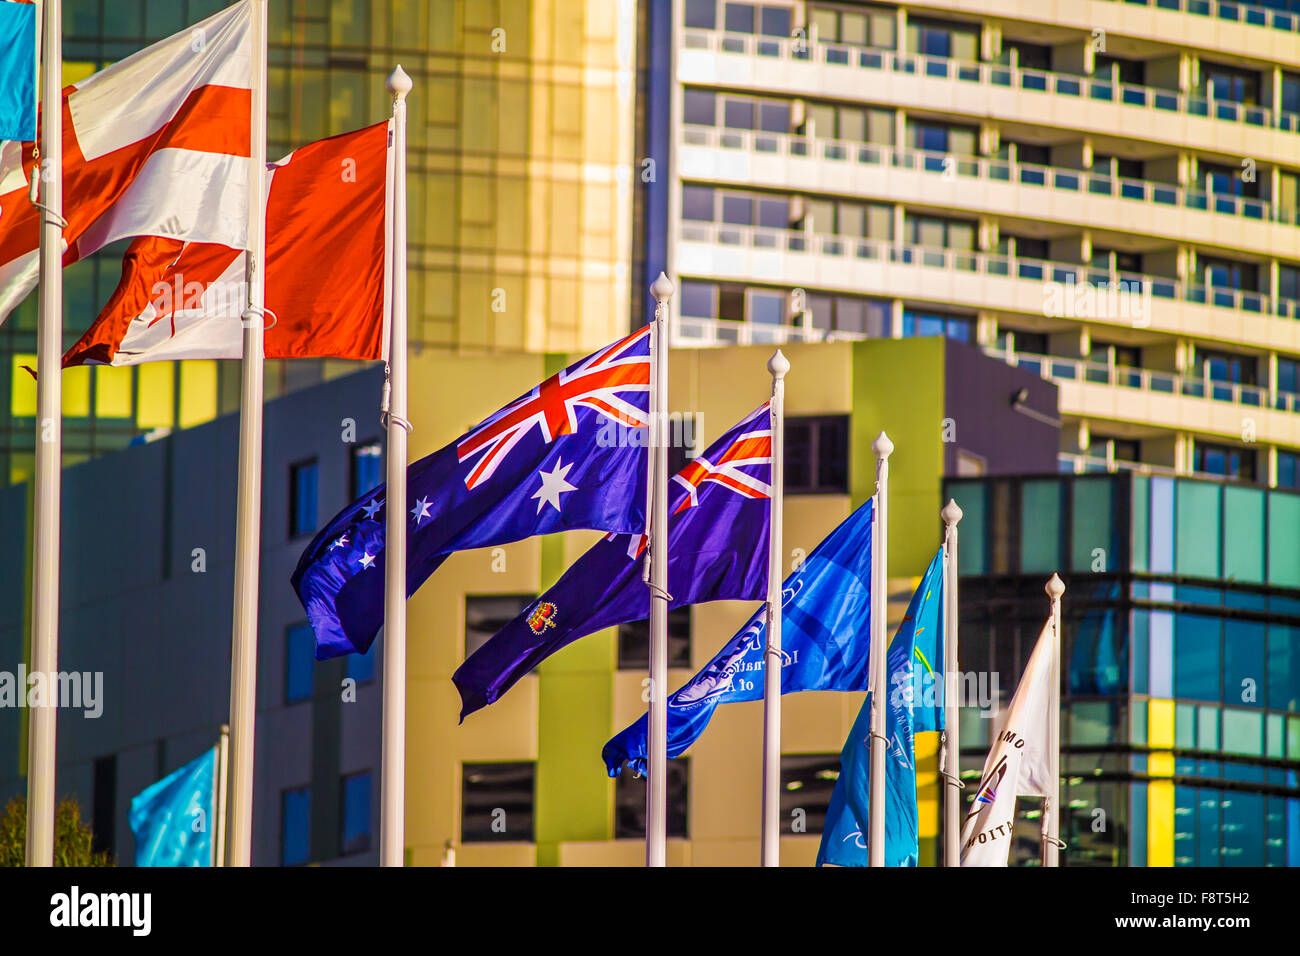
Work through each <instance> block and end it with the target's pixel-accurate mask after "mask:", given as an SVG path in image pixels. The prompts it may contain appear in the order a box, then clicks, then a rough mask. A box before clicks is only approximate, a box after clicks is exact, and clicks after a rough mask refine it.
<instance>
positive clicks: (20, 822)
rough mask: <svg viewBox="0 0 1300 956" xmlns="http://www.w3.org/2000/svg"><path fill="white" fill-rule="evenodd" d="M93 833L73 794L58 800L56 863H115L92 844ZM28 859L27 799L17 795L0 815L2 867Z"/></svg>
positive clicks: (0, 863)
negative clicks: (83, 818)
mask: <svg viewBox="0 0 1300 956" xmlns="http://www.w3.org/2000/svg"><path fill="white" fill-rule="evenodd" d="M92 839H93V834H92V833H91V832H90V827H89V826H87V825H86V824H85V823H83V822H82V820H81V806H80V804H78V803H77V801H76V800H75V799H73V798H72V797H65V798H64V799H63V800H61V801H60V802H59V806H58V809H57V810H55V813H54V865H55V866H116V865H117V864H116V862H115V861H114V860H113V858H112V857H111V856H109V854H107V853H96V852H95V851H94V849H92V847H91V841H92ZM26 858H27V800H26V798H24V797H14V799H12V800H10V801H9V804H8V806H6V807H5V812H4V816H3V817H0V866H22V865H24V862H25V861H26Z"/></svg>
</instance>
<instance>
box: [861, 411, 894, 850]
mask: <svg viewBox="0 0 1300 956" xmlns="http://www.w3.org/2000/svg"><path fill="white" fill-rule="evenodd" d="M871 450H872V451H873V452H875V454H876V514H875V519H874V520H875V524H876V528H875V533H874V534H873V535H872V536H871V551H872V560H871V660H870V662H869V671H870V674H871V769H870V773H871V781H870V783H871V789H870V792H869V795H868V796H869V805H868V813H869V817H870V819H869V821H868V827H867V829H868V834H867V862H868V864H869V865H871V866H884V865H885V750H886V745H887V744H888V742H889V741H888V740H887V739H886V737H885V697H886V694H887V693H888V690H887V689H886V687H885V684H886V679H885V674H886V671H887V670H888V668H887V667H886V666H885V654H886V653H887V647H886V633H887V628H886V626H885V616H886V614H887V613H888V606H889V596H888V594H887V593H886V592H887V591H888V590H889V456H890V454H891V453H892V452H893V450H894V443H893V442H892V441H890V440H889V436H888V435H886V434H885V433H884V432H881V433H880V434H879V435H877V436H876V440H875V441H874V442H872V444H871Z"/></svg>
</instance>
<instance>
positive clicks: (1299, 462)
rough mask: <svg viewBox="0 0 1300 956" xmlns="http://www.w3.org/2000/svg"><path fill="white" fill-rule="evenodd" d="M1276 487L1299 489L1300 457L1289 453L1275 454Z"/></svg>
mask: <svg viewBox="0 0 1300 956" xmlns="http://www.w3.org/2000/svg"><path fill="white" fill-rule="evenodd" d="M1277 486H1278V487H1279V488H1300V455H1294V454H1292V453H1291V452H1289V451H1280V452H1278V453H1277Z"/></svg>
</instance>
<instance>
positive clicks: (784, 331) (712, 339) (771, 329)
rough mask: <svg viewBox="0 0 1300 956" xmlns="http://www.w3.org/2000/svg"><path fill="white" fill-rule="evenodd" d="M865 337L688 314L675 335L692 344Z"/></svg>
mask: <svg viewBox="0 0 1300 956" xmlns="http://www.w3.org/2000/svg"><path fill="white" fill-rule="evenodd" d="M864 337H865V336H861V335H851V334H847V333H839V332H826V331H824V330H822V329H816V328H813V327H812V326H811V325H808V326H804V325H767V324H764V323H759V322H733V321H731V320H729V319H706V318H697V317H695V316H687V315H683V316H680V317H679V318H678V320H677V334H676V336H674V338H676V339H678V340H680V341H681V342H682V343H683V344H688V345H763V344H767V345H787V344H789V343H791V342H824V341H829V340H835V339H855V338H864Z"/></svg>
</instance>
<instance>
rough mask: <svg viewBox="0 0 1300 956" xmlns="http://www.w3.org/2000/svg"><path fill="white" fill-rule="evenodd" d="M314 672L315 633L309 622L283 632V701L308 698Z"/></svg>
mask: <svg viewBox="0 0 1300 956" xmlns="http://www.w3.org/2000/svg"><path fill="white" fill-rule="evenodd" d="M315 673H316V635H315V634H313V633H312V629H311V625H310V624H298V625H296V626H294V627H291V628H289V629H288V630H287V631H286V632H285V653H284V702H285V703H286V704H294V703H297V702H298V701H300V700H310V699H311V694H312V687H313V677H314V676H315Z"/></svg>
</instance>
